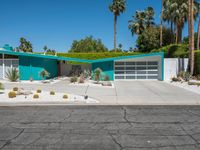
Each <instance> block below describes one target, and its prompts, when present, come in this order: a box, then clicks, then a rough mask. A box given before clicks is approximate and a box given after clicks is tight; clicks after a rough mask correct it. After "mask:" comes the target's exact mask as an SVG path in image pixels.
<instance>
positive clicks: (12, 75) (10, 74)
mask: <svg viewBox="0 0 200 150" xmlns="http://www.w3.org/2000/svg"><path fill="white" fill-rule="evenodd" d="M6 78H8V79H9V80H10V81H11V82H16V81H17V80H18V79H19V72H18V70H17V69H16V68H12V69H9V70H8V71H7V72H6Z"/></svg>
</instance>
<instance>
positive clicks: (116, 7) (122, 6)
mask: <svg viewBox="0 0 200 150" xmlns="http://www.w3.org/2000/svg"><path fill="white" fill-rule="evenodd" d="M109 9H110V11H111V12H112V13H113V14H114V49H115V50H116V48H117V42H116V41H117V40H116V39H117V37H116V36H117V17H118V16H119V15H120V14H121V13H123V12H124V11H125V10H126V1H125V0H113V2H112V4H111V5H110V6H109Z"/></svg>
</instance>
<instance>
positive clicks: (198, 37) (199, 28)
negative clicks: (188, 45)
mask: <svg viewBox="0 0 200 150" xmlns="http://www.w3.org/2000/svg"><path fill="white" fill-rule="evenodd" d="M199 44H200V18H199V24H198V36H197V50H199Z"/></svg>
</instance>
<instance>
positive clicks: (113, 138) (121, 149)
mask: <svg viewBox="0 0 200 150" xmlns="http://www.w3.org/2000/svg"><path fill="white" fill-rule="evenodd" d="M108 135H109V136H110V137H111V139H112V141H113V142H114V143H115V144H116V145H117V146H118V147H119V149H120V150H123V147H122V145H121V144H120V143H119V142H118V141H117V140H116V139H115V137H114V136H113V135H112V134H108Z"/></svg>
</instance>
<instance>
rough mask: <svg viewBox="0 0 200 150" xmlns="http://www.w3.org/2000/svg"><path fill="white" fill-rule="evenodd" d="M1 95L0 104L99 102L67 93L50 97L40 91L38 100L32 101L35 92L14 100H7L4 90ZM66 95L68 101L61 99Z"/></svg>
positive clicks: (6, 92) (48, 93) (47, 93)
mask: <svg viewBox="0 0 200 150" xmlns="http://www.w3.org/2000/svg"><path fill="white" fill-rule="evenodd" d="M1 92H3V93H1V94H0V103H15V104H16V103H25V104H26V103H27V104H29V103H47V104H48V103H56V104H59V103H60V104H63V103H64V104H67V103H70V104H73V103H74V104H76V103H86V104H96V103H99V101H97V100H95V99H93V98H90V97H89V98H88V99H86V100H85V99H84V96H81V95H74V94H68V93H56V94H55V95H50V92H45V91H42V93H39V98H38V99H34V98H33V95H34V94H36V92H35V91H32V92H33V94H31V95H29V96H24V95H18V96H17V97H16V98H8V93H9V92H10V91H8V90H4V91H1ZM65 94H67V95H68V99H63V95H65Z"/></svg>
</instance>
